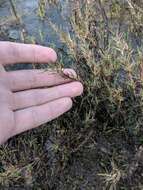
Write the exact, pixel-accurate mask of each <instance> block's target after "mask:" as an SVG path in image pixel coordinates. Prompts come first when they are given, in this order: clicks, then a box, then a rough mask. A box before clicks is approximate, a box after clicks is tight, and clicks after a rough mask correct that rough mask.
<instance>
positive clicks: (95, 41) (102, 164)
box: [0, 0, 143, 190]
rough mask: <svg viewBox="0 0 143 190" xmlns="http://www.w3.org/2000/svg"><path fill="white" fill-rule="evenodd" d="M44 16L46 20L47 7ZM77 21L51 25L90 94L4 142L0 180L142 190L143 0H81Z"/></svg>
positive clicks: (9, 184)
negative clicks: (55, 116) (65, 27)
mask: <svg viewBox="0 0 143 190" xmlns="http://www.w3.org/2000/svg"><path fill="white" fill-rule="evenodd" d="M47 3H48V2H47ZM50 3H51V2H50ZM138 3H140V4H138ZM42 10H44V11H45V10H46V9H45V8H44V9H43V8H42ZM39 16H40V17H41V18H42V19H46V18H45V16H46V14H45V12H44V13H43V12H42V15H39ZM70 23H71V28H72V32H71V33H68V32H64V31H62V30H61V29H59V28H58V27H57V26H56V25H55V24H54V23H51V27H52V28H53V29H54V31H55V32H57V33H58V34H59V38H60V40H61V42H62V43H63V44H64V45H65V46H66V47H67V52H66V56H67V59H69V58H70V61H71V62H72V63H73V64H72V67H73V68H74V69H75V70H76V71H77V73H78V78H79V80H80V81H81V82H82V83H83V85H84V93H83V95H82V96H81V97H78V98H76V99H74V100H73V101H74V106H73V109H72V110H71V111H70V112H68V113H67V114H65V115H63V116H62V117H60V118H58V119H57V120H55V121H53V122H51V123H49V124H45V125H44V126H42V127H41V128H39V129H35V130H33V131H29V132H27V133H24V134H22V135H19V136H18V137H15V138H13V139H11V140H10V141H9V142H8V143H6V144H5V145H3V146H2V147H1V148H0V184H1V186H2V187H4V188H7V189H11V188H17V187H18V188H21V189H25V188H29V189H51V190H52V189H54V190H56V189H60V190H67V189H69V190H73V189H75V190H78V189H85V190H88V189H89V190H91V189H98V190H100V189H101V190H102V189H103V190H104V189H107V190H108V189H109V190H116V189H121V190H126V189H132V190H142V189H143V177H142V176H143V175H142V174H143V124H142V123H143V90H142V82H143V81H142V80H143V74H142V73H143V66H142V64H143V54H142V40H143V32H142V27H143V3H142V2H141V1H140V2H139V1H138V2H136V1H133V0H132V1H131V0H127V1H126V2H124V1H118V0H113V1H105V0H103V1H100V0H97V1H96V2H95V1H92V0H84V1H79V0H78V1H75V2H74V7H73V9H72V15H71V18H70ZM61 54H62V52H61ZM59 61H60V62H61V63H62V64H63V65H64V60H63V59H61V60H59Z"/></svg>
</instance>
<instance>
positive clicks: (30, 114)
mask: <svg viewBox="0 0 143 190" xmlns="http://www.w3.org/2000/svg"><path fill="white" fill-rule="evenodd" d="M56 59H57V55H56V53H55V51H54V50H52V49H50V48H46V47H42V46H37V45H26V44H19V43H12V42H0V144H2V143H3V142H5V141H6V140H7V139H9V138H10V137H12V136H14V135H16V134H19V133H21V132H24V131H27V130H29V129H32V128H35V127H38V126H39V125H41V124H44V123H46V122H48V121H51V120H52V119H54V118H57V117H58V116H60V115H61V114H63V113H64V112H66V111H68V110H69V109H70V108H71V107H72V100H71V98H72V97H75V96H78V95H80V94H81V93H82V91H83V86H82V84H81V83H80V82H73V81H72V80H71V79H65V78H63V77H62V76H60V74H58V73H56V74H55V73H53V74H52V73H48V72H41V71H42V70H18V71H9V72H6V71H5V69H4V66H5V65H8V64H15V63H26V62H28V63H47V62H55V61H56ZM72 72H74V71H72Z"/></svg>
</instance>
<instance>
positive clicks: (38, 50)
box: [0, 42, 57, 65]
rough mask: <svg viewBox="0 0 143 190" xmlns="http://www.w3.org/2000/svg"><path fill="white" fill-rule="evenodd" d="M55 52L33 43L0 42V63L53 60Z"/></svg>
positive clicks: (54, 59) (55, 55) (55, 57)
mask: <svg viewBox="0 0 143 190" xmlns="http://www.w3.org/2000/svg"><path fill="white" fill-rule="evenodd" d="M56 59H57V54H56V52H55V51H54V50H53V49H52V48H48V47H43V46H40V45H33V44H22V43H14V42H0V64H2V65H7V64H15V63H27V62H28V63H48V62H55V61H56Z"/></svg>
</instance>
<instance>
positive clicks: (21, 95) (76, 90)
mask: <svg viewBox="0 0 143 190" xmlns="http://www.w3.org/2000/svg"><path fill="white" fill-rule="evenodd" d="M82 92H83V86H82V84H81V83H80V82H71V83H68V84H64V85H59V86H56V87H51V88H45V89H32V90H26V91H22V92H16V93H14V94H13V98H14V101H13V102H14V105H13V110H18V109H24V108H28V107H32V106H39V105H41V104H45V103H48V102H50V101H54V100H56V99H59V98H64V97H71V98H72V97H75V96H79V95H81V93H82Z"/></svg>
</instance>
